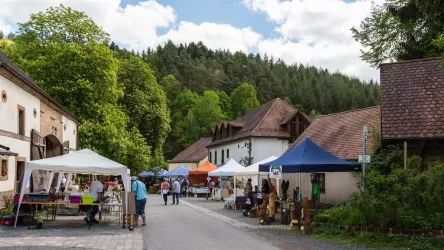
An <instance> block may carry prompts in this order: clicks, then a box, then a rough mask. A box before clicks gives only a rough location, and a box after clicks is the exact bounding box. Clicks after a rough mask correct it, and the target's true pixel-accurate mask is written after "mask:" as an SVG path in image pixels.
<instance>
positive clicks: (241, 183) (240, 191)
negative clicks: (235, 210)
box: [234, 156, 277, 207]
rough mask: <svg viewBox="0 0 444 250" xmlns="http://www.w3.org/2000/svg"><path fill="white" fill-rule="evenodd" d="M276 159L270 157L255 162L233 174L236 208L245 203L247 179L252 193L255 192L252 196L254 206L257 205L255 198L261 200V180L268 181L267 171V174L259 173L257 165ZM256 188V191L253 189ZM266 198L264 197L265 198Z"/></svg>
mask: <svg viewBox="0 0 444 250" xmlns="http://www.w3.org/2000/svg"><path fill="white" fill-rule="evenodd" d="M276 159H277V157H275V156H271V157H268V158H266V159H263V160H261V161H259V162H256V163H254V164H252V165H250V166H247V167H245V168H243V169H239V170H238V171H236V172H235V175H234V176H235V177H234V179H235V181H236V183H237V184H238V185H236V187H237V188H236V200H235V204H236V207H238V206H243V205H244V204H245V202H246V197H245V195H246V194H245V193H244V188H245V184H246V183H247V181H248V179H251V184H252V186H253V191H257V193H256V194H255V195H254V204H257V198H260V199H262V196H261V183H262V180H263V179H268V171H267V172H259V165H260V164H262V163H267V162H270V161H274V160H276ZM255 187H257V189H256V188H255ZM265 198H266V197H265Z"/></svg>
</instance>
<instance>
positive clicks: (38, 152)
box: [31, 129, 48, 192]
mask: <svg viewBox="0 0 444 250" xmlns="http://www.w3.org/2000/svg"><path fill="white" fill-rule="evenodd" d="M45 158H46V139H45V138H44V137H42V136H40V134H39V132H37V131H36V130H34V129H33V130H31V161H35V160H40V159H45ZM47 181H48V177H47V172H46V171H44V170H33V171H32V181H31V190H32V192H40V191H42V190H43V189H45V188H46V183H47Z"/></svg>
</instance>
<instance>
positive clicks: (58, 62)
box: [0, 6, 379, 171]
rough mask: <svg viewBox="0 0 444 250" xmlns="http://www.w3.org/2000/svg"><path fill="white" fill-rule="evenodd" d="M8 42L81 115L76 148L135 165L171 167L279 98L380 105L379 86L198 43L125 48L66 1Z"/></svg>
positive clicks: (305, 104) (311, 103)
mask: <svg viewBox="0 0 444 250" xmlns="http://www.w3.org/2000/svg"><path fill="white" fill-rule="evenodd" d="M7 38H8V39H3V40H1V39H2V37H0V49H2V50H3V51H4V52H5V53H7V55H8V56H9V57H10V58H11V60H13V61H14V62H15V63H16V64H17V65H18V66H19V67H21V68H22V69H23V70H24V71H25V72H27V73H28V74H29V75H30V76H31V77H32V78H33V79H35V80H36V81H37V83H38V84H39V85H40V86H41V87H42V88H43V89H44V90H45V91H47V92H48V93H49V94H50V95H51V96H53V97H54V98H55V99H56V100H57V101H58V102H60V103H61V104H62V105H64V106H66V107H67V108H68V109H69V110H71V111H72V112H73V113H75V114H76V115H77V116H79V117H80V118H81V119H82V124H81V125H80V127H79V132H80V147H81V148H86V147H88V148H92V149H93V150H95V151H97V152H99V153H101V154H103V155H105V156H107V157H109V158H112V159H114V160H116V161H119V162H122V163H124V164H127V165H128V166H129V167H130V168H131V169H132V170H135V171H141V170H145V169H148V168H152V167H156V166H165V165H166V162H165V160H167V159H171V158H173V157H174V156H175V155H176V154H177V153H178V152H180V151H181V150H183V149H184V148H186V147H187V146H188V145H190V144H192V143H193V142H194V141H195V140H197V139H199V138H200V137H206V136H208V135H209V133H210V131H211V129H212V128H213V127H214V126H215V125H216V124H218V123H220V122H221V121H224V120H231V119H235V118H236V117H238V116H239V114H240V112H241V111H242V110H250V109H252V108H254V107H256V106H258V105H260V104H263V103H265V102H267V101H270V100H272V99H273V98H276V97H280V98H282V99H284V100H286V101H287V102H288V103H290V104H292V105H294V106H296V107H298V108H300V109H302V110H303V111H305V112H306V113H312V114H313V115H316V114H319V113H321V114H327V113H332V112H339V111H344V110H350V109H356V108H362V107H367V106H374V105H377V104H378V103H379V85H378V84H376V83H374V82H368V83H364V82H362V81H360V80H359V79H357V78H352V77H349V76H345V75H343V74H340V73H330V72H328V71H327V70H324V69H318V68H315V67H312V66H306V65H287V64H285V63H284V62H282V61H281V60H275V59H273V58H270V57H268V56H263V57H261V56H260V55H253V54H250V55H247V54H245V53H242V52H235V53H232V52H230V51H225V50H216V51H214V50H211V49H208V48H207V47H206V46H205V45H204V44H202V43H201V42H199V43H190V44H188V45H184V44H178V45H175V44H174V43H173V42H171V41H169V42H167V43H166V44H165V45H163V46H158V47H157V48H155V49H154V48H148V49H147V50H144V51H141V52H134V51H127V50H126V49H122V48H119V47H118V46H117V45H116V44H115V43H113V42H111V40H110V37H109V35H108V34H106V33H105V32H104V31H103V30H102V29H101V28H100V27H98V26H97V25H96V24H95V23H94V21H93V20H92V19H90V18H89V17H88V16H86V15H85V14H84V13H82V12H78V11H75V10H72V9H70V8H66V7H64V6H59V7H54V8H50V9H48V10H47V11H46V12H40V13H38V14H35V15H32V16H31V17H30V20H29V21H28V22H25V23H23V24H19V30H18V31H17V32H16V33H15V34H10V35H8V36H7Z"/></svg>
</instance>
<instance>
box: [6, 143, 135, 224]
mask: <svg viewBox="0 0 444 250" xmlns="http://www.w3.org/2000/svg"><path fill="white" fill-rule="evenodd" d="M33 170H46V171H49V172H50V173H52V174H54V173H68V174H69V175H70V176H72V174H73V173H78V174H94V175H120V176H121V177H122V181H123V185H124V187H125V190H130V178H129V170H128V168H127V167H126V166H124V165H122V164H120V163H117V162H115V161H112V160H110V159H108V158H105V157H103V156H101V155H99V154H97V153H95V152H93V151H91V150H89V149H83V150H80V151H77V152H73V153H70V154H66V155H62V156H57V157H52V158H47V159H42V160H36V161H29V162H26V166H25V171H24V175H23V182H22V187H21V192H20V197H19V200H18V207H17V214H16V220H15V225H14V227H16V226H17V218H18V216H19V211H20V205H21V204H22V203H24V204H26V203H28V204H31V205H35V204H37V203H38V204H39V205H45V204H47V205H53V204H50V203H51V202H50V201H49V200H48V199H47V198H46V195H45V194H42V196H45V197H43V198H42V199H33V201H29V200H28V201H23V197H24V195H25V190H26V186H27V185H28V183H29V181H30V178H31V173H32V171H33ZM70 176H69V177H68V180H67V182H69V179H70ZM50 182H51V180H50ZM125 197H128V196H125ZM61 198H62V197H61ZM85 198H87V199H85ZM89 199H90V197H86V196H85V197H84V198H83V199H82V198H81V197H79V196H78V195H76V196H73V197H69V198H68V199H66V198H65V199H60V201H59V202H57V204H58V205H64V204H65V205H90V206H91V205H93V204H91V203H92V202H90V201H89ZM74 200H75V201H74ZM79 200H80V201H79ZM87 200H88V201H87ZM31 202H34V203H35V204H32V203H31ZM36 202H37V203H36ZM125 211H128V199H127V198H126V199H125ZM126 218H128V215H127V214H126ZM90 221H91V220H90ZM89 226H90V227H91V223H90V224H89Z"/></svg>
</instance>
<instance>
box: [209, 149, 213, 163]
mask: <svg viewBox="0 0 444 250" xmlns="http://www.w3.org/2000/svg"><path fill="white" fill-rule="evenodd" d="M208 158H209V159H210V162H211V163H213V162H212V161H211V152H210V155H209V157H208Z"/></svg>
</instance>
